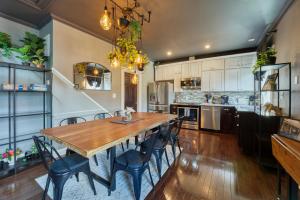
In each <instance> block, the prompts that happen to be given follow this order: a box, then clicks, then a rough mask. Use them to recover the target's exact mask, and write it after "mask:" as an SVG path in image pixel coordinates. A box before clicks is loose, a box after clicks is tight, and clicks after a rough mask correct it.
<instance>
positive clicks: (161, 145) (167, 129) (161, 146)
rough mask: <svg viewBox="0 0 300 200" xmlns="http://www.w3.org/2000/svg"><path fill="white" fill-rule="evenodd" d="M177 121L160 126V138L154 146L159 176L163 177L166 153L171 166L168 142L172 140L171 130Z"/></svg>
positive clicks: (143, 146)
mask: <svg viewBox="0 0 300 200" xmlns="http://www.w3.org/2000/svg"><path fill="white" fill-rule="evenodd" d="M174 124H175V122H174V121H171V122H169V123H168V124H164V125H161V126H160V127H159V138H158V139H157V140H156V142H155V144H154V148H153V155H154V157H155V160H156V166H157V171H158V175H159V178H161V167H162V156H163V154H165V156H166V160H167V163H168V166H169V167H170V162H169V158H168V154H167V149H166V147H167V144H168V142H169V141H170V136H171V130H172V129H173V127H174ZM141 147H142V148H145V145H144V144H142V145H141Z"/></svg>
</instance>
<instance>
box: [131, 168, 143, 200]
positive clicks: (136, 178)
mask: <svg viewBox="0 0 300 200" xmlns="http://www.w3.org/2000/svg"><path fill="white" fill-rule="evenodd" d="M131 175H132V178H133V189H134V195H135V199H136V200H139V199H140V196H141V186H142V173H140V172H134V173H132V174H131Z"/></svg>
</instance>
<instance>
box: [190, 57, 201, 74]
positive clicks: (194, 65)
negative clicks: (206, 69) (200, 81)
mask: <svg viewBox="0 0 300 200" xmlns="http://www.w3.org/2000/svg"><path fill="white" fill-rule="evenodd" d="M201 64H202V63H201V62H199V61H196V62H191V63H190V77H191V78H199V77H201Z"/></svg>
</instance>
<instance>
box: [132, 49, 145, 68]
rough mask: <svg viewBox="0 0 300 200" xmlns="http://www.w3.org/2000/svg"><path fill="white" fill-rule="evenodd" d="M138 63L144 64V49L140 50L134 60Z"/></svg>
mask: <svg viewBox="0 0 300 200" xmlns="http://www.w3.org/2000/svg"><path fill="white" fill-rule="evenodd" d="M134 62H135V64H136V65H141V64H143V56H142V51H139V52H138V54H137V55H136V58H135V60H134Z"/></svg>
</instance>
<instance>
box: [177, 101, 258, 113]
mask: <svg viewBox="0 0 300 200" xmlns="http://www.w3.org/2000/svg"><path fill="white" fill-rule="evenodd" d="M171 105H185V106H221V107H235V108H236V109H237V111H251V112H254V106H249V105H236V104H214V103H185V102H182V103H172V104H171Z"/></svg>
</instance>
